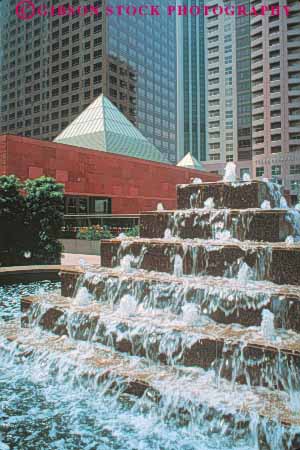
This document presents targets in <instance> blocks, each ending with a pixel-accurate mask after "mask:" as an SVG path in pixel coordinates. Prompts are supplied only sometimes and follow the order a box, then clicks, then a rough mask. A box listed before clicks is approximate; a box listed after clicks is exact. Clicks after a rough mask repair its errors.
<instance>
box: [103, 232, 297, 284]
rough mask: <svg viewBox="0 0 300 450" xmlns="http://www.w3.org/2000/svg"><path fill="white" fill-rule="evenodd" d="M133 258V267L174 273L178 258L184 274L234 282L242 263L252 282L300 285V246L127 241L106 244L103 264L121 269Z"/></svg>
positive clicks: (109, 241)
mask: <svg viewBox="0 0 300 450" xmlns="http://www.w3.org/2000/svg"><path fill="white" fill-rule="evenodd" d="M126 255H132V267H133V268H141V269H144V270H150V271H152V270H154V271H157V272H166V273H174V258H175V255H180V256H181V258H182V260H183V274H187V275H189V274H193V275H213V276H220V277H228V278H234V277H238V273H239V271H240V269H241V266H242V264H243V263H246V264H247V266H249V268H250V269H251V271H252V275H251V277H252V279H255V280H268V281H273V282H274V283H278V284H295V285H299V284H300V271H299V267H300V244H298V245H293V246H288V245H286V244H280V243H276V244H271V243H270V244H261V243H255V242H245V243H239V242H228V241H224V242H222V241H214V240H211V241H201V240H197V241H196V240H194V241H192V240H180V239H177V240H167V239H128V240H124V241H122V242H121V241H119V240H103V241H102V242H101V263H102V266H104V267H117V266H120V264H121V260H122V258H124V256H126Z"/></svg>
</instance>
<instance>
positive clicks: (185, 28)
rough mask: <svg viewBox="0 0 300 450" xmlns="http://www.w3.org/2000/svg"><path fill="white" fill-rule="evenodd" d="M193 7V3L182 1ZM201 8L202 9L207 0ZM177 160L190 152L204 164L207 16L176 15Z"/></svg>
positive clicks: (205, 153) (202, 2) (202, 3)
mask: <svg viewBox="0 0 300 450" xmlns="http://www.w3.org/2000/svg"><path fill="white" fill-rule="evenodd" d="M180 3H181V5H183V6H186V7H187V8H190V7H191V5H193V4H194V2H193V1H192V0H185V1H184V2H180ZM198 3H199V6H200V7H203V5H204V0H200V2H198ZM176 26H177V60H178V64H177V148H178V154H177V159H178V160H181V159H182V158H183V156H184V155H185V154H187V153H191V154H192V155H193V156H194V157H195V158H196V159H198V160H202V161H205V160H206V158H207V150H206V90H205V88H206V86H205V45H204V44H205V40H204V16H203V15H199V16H192V15H186V16H180V15H178V16H177V24H176Z"/></svg>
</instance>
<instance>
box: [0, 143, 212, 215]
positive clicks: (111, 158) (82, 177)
mask: <svg viewBox="0 0 300 450" xmlns="http://www.w3.org/2000/svg"><path fill="white" fill-rule="evenodd" d="M12 173H13V174H15V175H16V176H17V177H18V178H20V179H21V180H22V181H24V180H26V179H28V178H37V177H40V176H42V175H45V176H50V177H53V178H55V179H56V180H57V181H58V182H61V183H63V184H64V186H65V196H66V207H67V209H66V212H67V213H68V214H79V213H81V214H89V213H112V214H130V213H133V214H136V213H139V212H142V211H151V210H156V208H157V203H158V202H161V203H163V205H164V207H165V208H166V209H175V208H176V185H177V184H185V183H189V182H190V180H191V178H199V177H200V178H202V179H203V181H216V180H218V177H217V176H215V175H214V174H208V173H205V172H202V171H200V170H196V169H190V168H185V167H177V166H174V165H172V164H162V163H158V162H153V161H148V160H145V159H140V158H132V157H128V156H123V155H119V154H115V153H109V152H101V151H97V150H89V149H86V148H80V147H73V146H71V145H66V144H59V143H56V142H47V141H41V140H38V139H32V138H25V137H22V136H11V135H8V136H6V135H2V136H0V175H9V174H12Z"/></svg>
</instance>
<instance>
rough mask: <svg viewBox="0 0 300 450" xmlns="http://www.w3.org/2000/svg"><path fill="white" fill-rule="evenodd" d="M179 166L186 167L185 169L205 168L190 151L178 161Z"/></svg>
mask: <svg viewBox="0 0 300 450" xmlns="http://www.w3.org/2000/svg"><path fill="white" fill-rule="evenodd" d="M177 166H179V167H186V168H187V169H195V170H202V171H203V170H205V169H204V167H203V165H202V164H201V163H200V162H199V161H198V159H196V158H195V157H194V156H193V155H192V154H191V153H190V152H189V153H187V154H186V155H185V156H184V157H183V158H182V159H181V160H180V161H179V162H178V163H177Z"/></svg>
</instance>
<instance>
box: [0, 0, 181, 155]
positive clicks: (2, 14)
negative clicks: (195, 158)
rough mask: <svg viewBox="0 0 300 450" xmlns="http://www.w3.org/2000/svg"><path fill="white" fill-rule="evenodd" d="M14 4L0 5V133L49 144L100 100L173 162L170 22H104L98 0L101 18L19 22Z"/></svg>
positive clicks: (75, 2) (2, 0)
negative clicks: (107, 101)
mask: <svg viewBox="0 0 300 450" xmlns="http://www.w3.org/2000/svg"><path fill="white" fill-rule="evenodd" d="M139 2H140V3H141V4H145V3H147V2H145V1H142V0H138V1H137V2H135V4H136V3H139ZM17 3H18V0H0V9H1V11H0V35H1V37H0V38H1V53H0V107H1V130H0V132H2V133H11V134H19V135H24V136H27V137H34V138H37V139H46V140H53V139H54V138H55V137H56V136H57V135H58V134H59V133H60V132H61V131H62V130H63V129H65V128H66V127H67V126H68V125H69V124H70V123H71V122H72V121H73V120H74V119H75V118H76V117H77V116H78V114H80V113H81V112H82V111H83V110H84V109H85V108H86V107H87V106H88V105H89V104H90V103H92V101H93V100H94V99H95V98H97V97H98V96H99V95H100V94H102V93H103V94H104V95H106V97H108V98H109V99H110V100H111V101H112V102H113V103H114V104H115V105H116V106H117V107H118V108H119V109H120V111H121V112H123V113H124V114H125V116H126V117H127V118H128V119H129V120H130V121H131V122H132V123H133V124H134V125H136V126H137V128H138V129H139V130H140V131H141V132H142V134H143V135H144V136H145V137H146V138H147V139H148V140H150V141H151V142H152V144H154V145H155V146H156V147H157V148H158V149H159V150H160V151H162V152H163V153H164V155H166V157H167V158H168V159H169V160H170V161H171V162H173V163H175V162H176V39H175V33H176V26H175V25H176V24H175V17H174V18H172V17H168V16H167V15H166V14H162V15H161V16H160V17H151V16H145V17H142V18H141V17H135V16H132V17H128V16H126V15H123V16H121V17H119V16H117V15H112V16H106V14H105V12H104V8H105V6H106V4H107V2H106V0H95V1H92V2H89V3H90V5H93V6H94V7H95V8H97V9H98V11H99V13H98V14H90V13H88V14H78V13H77V14H75V15H68V14H62V15H60V16H58V15H54V16H53V17H51V16H50V15H49V14H48V15H45V16H40V15H38V14H36V15H35V16H34V17H33V18H32V19H31V20H24V21H23V20H20V19H19V18H18V17H17V16H16V12H15V8H16V4H17ZM34 3H35V5H36V6H38V5H39V4H41V3H43V4H48V6H49V7H50V5H49V3H51V6H52V7H53V8H57V7H58V6H61V5H62V2H61V0H53V1H52V2H40V1H36V2H34ZM71 3H72V6H73V8H77V7H78V6H80V4H82V2H80V1H79V0H72V2H71ZM148 3H149V2H148ZM85 4H86V2H85ZM117 4H118V5H119V4H122V1H119V0H118V1H117V0H113V1H110V2H109V5H110V6H114V5H117Z"/></svg>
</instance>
